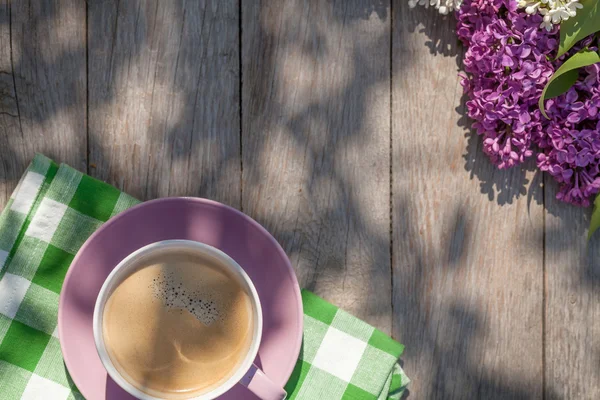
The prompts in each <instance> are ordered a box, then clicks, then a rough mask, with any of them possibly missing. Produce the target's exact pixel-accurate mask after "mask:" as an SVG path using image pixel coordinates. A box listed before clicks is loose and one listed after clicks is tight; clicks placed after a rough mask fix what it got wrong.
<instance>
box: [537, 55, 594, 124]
mask: <svg viewBox="0 0 600 400" xmlns="http://www.w3.org/2000/svg"><path fill="white" fill-rule="evenodd" d="M597 62H600V56H598V53H596V52H595V51H591V50H587V49H583V50H581V51H579V52H578V53H575V54H573V56H572V57H571V58H569V59H568V60H567V61H565V62H564V63H563V65H561V66H560V68H559V69H557V70H556V72H554V75H552V77H551V78H550V80H549V81H548V83H547V84H546V87H545V88H544V91H543V92H542V96H541V97H540V101H539V103H538V105H539V107H540V111H542V114H544V117H546V118H548V114H546V110H545V108H544V102H545V101H546V100H548V99H551V98H553V97H556V96H559V95H561V94H563V93H565V92H566V91H567V90H569V88H570V87H571V86H573V83H575V81H576V80H577V77H578V73H579V72H578V71H577V70H578V69H579V68H582V67H587V66H588V65H592V64H596V63H597Z"/></svg>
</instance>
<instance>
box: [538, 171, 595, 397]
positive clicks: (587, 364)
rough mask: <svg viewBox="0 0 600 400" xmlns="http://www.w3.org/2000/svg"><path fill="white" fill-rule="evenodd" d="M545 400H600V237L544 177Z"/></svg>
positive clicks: (580, 211) (584, 215)
mask: <svg viewBox="0 0 600 400" xmlns="http://www.w3.org/2000/svg"><path fill="white" fill-rule="evenodd" d="M545 180H546V182H547V185H546V186H547V188H546V197H545V199H546V200H545V202H546V208H547V212H546V324H545V326H546V340H545V348H546V383H547V394H546V399H548V400H554V399H590V400H591V399H598V398H600V386H599V385H598V382H599V380H600V365H599V363H600V323H599V322H598V321H600V290H599V289H600V237H599V236H598V235H595V236H594V237H593V238H592V239H591V241H590V243H589V246H588V245H587V244H586V242H587V239H586V238H587V229H588V226H589V217H590V214H591V209H589V210H585V209H581V208H577V207H573V206H570V205H568V204H565V203H563V202H560V201H558V200H556V198H555V196H556V193H557V192H558V187H557V186H558V185H556V184H555V183H554V182H552V181H551V177H549V176H546V177H545Z"/></svg>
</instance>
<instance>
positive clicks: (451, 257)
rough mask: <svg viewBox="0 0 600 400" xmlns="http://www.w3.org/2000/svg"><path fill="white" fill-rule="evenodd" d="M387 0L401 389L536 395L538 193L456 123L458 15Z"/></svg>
mask: <svg viewBox="0 0 600 400" xmlns="http://www.w3.org/2000/svg"><path fill="white" fill-rule="evenodd" d="M394 6H395V7H394V27H393V39H392V40H393V50H392V51H393V65H392V66H393V78H392V81H393V85H392V128H393V135H392V144H393V160H392V166H393V173H392V177H393V187H392V197H393V206H392V221H393V281H394V296H393V300H394V316H395V319H394V329H393V331H394V334H395V336H396V337H397V338H398V339H400V340H402V341H403V342H405V343H407V344H408V345H407V347H406V351H405V354H404V360H405V365H404V367H405V369H406V371H407V372H408V374H409V375H410V376H411V378H412V379H413V382H412V384H411V387H410V391H411V392H412V393H413V394H414V395H415V397H416V398H419V399H475V398H477V399H492V398H502V399H507V398H510V399H517V398H519V399H537V398H541V396H542V386H543V384H542V370H543V366H542V364H543V361H542V348H543V345H542V287H543V279H542V277H543V208H542V206H541V203H542V201H543V200H542V198H541V193H540V192H539V191H538V192H535V191H530V192H529V193H528V195H531V196H532V197H531V198H529V196H528V195H526V194H525V187H523V185H524V184H525V183H527V181H528V180H531V179H532V174H531V173H527V174H525V172H523V170H520V169H513V170H510V171H498V170H496V169H495V168H494V167H493V166H492V165H491V164H490V163H489V162H488V160H487V158H486V156H485V155H483V153H482V151H481V145H480V139H479V138H478V137H473V135H474V134H473V135H472V134H467V135H466V137H465V131H466V130H465V128H464V127H461V126H459V124H460V125H463V126H464V125H465V124H468V121H466V119H465V118H461V117H460V114H464V105H463V102H462V101H461V92H462V88H461V87H460V84H459V80H458V78H457V76H456V70H457V62H458V60H459V59H460V57H461V54H462V51H463V50H462V48H461V47H459V46H457V42H456V36H455V33H454V32H453V28H454V24H455V22H454V21H453V20H451V19H448V20H443V19H442V18H441V17H440V16H439V15H437V14H436V13H435V11H434V10H425V9H414V10H409V9H408V5H407V3H406V2H403V1H400V2H397V3H394ZM457 122H458V124H457ZM534 182H535V181H534ZM538 185H539V181H538ZM526 186H529V185H526ZM533 186H535V185H533Z"/></svg>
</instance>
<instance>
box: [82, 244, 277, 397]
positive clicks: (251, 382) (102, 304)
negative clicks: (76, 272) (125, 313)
mask: <svg viewBox="0 0 600 400" xmlns="http://www.w3.org/2000/svg"><path fill="white" fill-rule="evenodd" d="M176 255H185V257H187V258H189V257H197V258H198V259H201V260H206V262H210V265H211V268H213V269H215V271H216V272H215V273H218V274H220V275H219V276H221V275H222V276H227V279H231V280H232V281H231V282H232V283H233V282H235V284H236V285H239V288H240V290H241V292H243V294H244V299H246V298H247V304H249V307H248V312H247V314H248V321H250V323H249V324H248V328H247V330H246V331H245V335H246V336H244V337H245V338H246V339H245V340H246V341H247V345H245V346H243V347H240V349H241V350H240V351H239V352H238V354H233V355H231V354H228V355H227V356H228V357H229V358H228V359H235V360H237V361H236V362H235V363H233V364H231V365H232V366H231V369H230V370H228V371H226V373H224V375H223V377H222V378H221V379H220V380H218V381H216V382H215V383H214V384H211V385H209V386H208V387H206V388H205V389H200V390H193V391H189V392H187V391H186V390H182V391H181V392H178V391H177V390H169V391H166V392H161V391H160V390H157V389H156V388H151V387H150V385H149V384H148V383H147V382H146V383H144V382H139V381H137V380H136V379H135V378H133V375H134V374H129V373H128V372H127V370H126V369H124V367H123V365H121V363H120V362H119V358H118V357H116V356H115V354H114V351H111V348H110V346H111V344H109V343H107V339H108V335H107V326H105V323H106V321H105V319H106V318H105V311H106V309H107V303H108V304H109V305H110V303H109V299H111V296H112V295H113V294H115V296H117V293H120V292H119V291H121V292H125V294H124V296H127V295H128V293H126V291H127V290H128V289H127V286H126V284H128V282H129V281H131V279H133V278H131V277H133V276H134V275H135V276H136V279H137V276H138V275H140V274H139V272H140V271H141V270H144V272H146V270H147V272H148V273H155V272H156V271H151V270H150V269H148V268H147V265H149V260H169V259H170V258H172V257H176ZM152 268H154V267H152ZM161 271H163V270H161ZM211 271H212V270H211ZM196 272H197V273H200V274H201V272H198V271H196ZM161 279H162V281H161V280H160V279H158V278H154V280H153V282H151V283H153V284H154V286H153V287H154V289H152V290H154V292H148V295H150V294H152V293H154V295H155V296H157V295H156V293H159V295H160V296H162V294H161V293H167V294H166V295H164V297H165V299H170V300H164V299H163V302H162V303H160V302H159V303H157V304H158V305H154V306H153V307H162V308H165V307H167V306H168V307H170V308H169V309H168V310H167V311H165V312H167V313H170V314H169V318H179V317H177V315H175V316H171V314H173V313H175V312H178V313H179V314H180V315H182V317H181V318H187V320H185V321H186V323H187V325H186V327H188V326H192V325H190V322H189V320H190V319H191V320H192V322H191V323H192V324H196V325H197V326H199V327H205V325H207V324H208V325H210V323H212V321H213V320H214V319H215V318H220V317H219V314H218V310H216V308H218V307H217V306H214V305H213V300H211V301H210V302H207V300H206V299H204V298H199V299H196V297H194V296H197V294H194V295H192V294H189V295H188V294H186V296H187V297H185V298H184V299H183V300H182V299H181V298H180V297H181V296H180V293H178V291H179V292H183V289H181V288H182V285H183V286H185V284H186V282H183V283H182V282H179V283H178V282H177V281H169V279H171V278H169V277H166V278H165V277H163V278H161ZM186 279H188V280H190V279H191V280H193V279H195V278H194V276H193V275H192V276H191V277H187V278H186ZM157 280H159V281H160V282H159V283H156V281H157ZM171 280H172V279H171ZM177 285H179V286H177ZM157 287H158V288H159V289H156V288H157ZM118 288H120V289H118ZM117 289H118V290H119V291H117ZM150 290H151V289H148V291H150ZM157 290H158V292H157ZM169 290H171V292H172V291H175V293H171V292H169ZM213 294H214V293H213ZM144 295H146V293H144ZM174 295H176V296H175V297H173V296H174ZM201 296H202V294H200V297H201ZM219 296H220V293H216V298H219ZM213 297H214V296H213ZM221 297H223V296H221ZM123 298H127V297H123ZM134 298H135V297H134ZM173 299H175V300H173ZM188 300H189V305H188ZM165 301H166V303H165ZM198 302H199V303H198ZM147 303H148V304H149V303H150V302H147ZM152 303H154V301H153V302H152ZM193 304H196V308H199V307H198V306H197V304H201V306H202V307H204V308H203V309H202V313H200V314H198V311H193V313H196V314H193V313H192V308H191V307H192V305H193ZM142 306H143V307H145V308H143V311H144V312H152V311H147V308H148V307H150V306H149V305H148V307H146V306H145V304H142ZM186 307H187V311H186ZM165 309H166V308H165ZM194 310H195V309H194ZM188 311H189V313H188ZM161 312H163V311H161ZM211 313H212V314H211ZM232 314H233V311H232ZM165 315H166V314H165ZM215 315H216V317H214V316H215ZM193 316H198V318H199V319H200V321H201V322H202V324H204V325H200V323H197V322H196V321H194V320H193V318H192V317H193ZM213 317H214V318H213ZM203 318H204V319H203ZM211 318H212V319H211ZM223 318H225V317H223ZM108 321H113V320H112V319H108ZM115 321H119V320H118V318H117V319H115ZM171 321H174V320H171ZM136 322H137V323H139V321H136ZM236 322H237V321H236ZM114 323H115V322H109V323H106V324H107V325H110V324H114ZM166 323H168V322H166ZM122 325H123V326H122V328H123V329H124V331H127V329H133V328H131V327H130V326H129V324H122ZM132 325H135V324H132ZM194 326H195V325H194ZM149 329H150V328H149ZM262 329H263V317H262V310H261V304H260V298H259V297H258V293H257V292H256V289H255V287H254V284H253V283H252V281H251V280H250V278H249V277H248V275H247V274H246V272H245V271H244V270H243V269H242V267H241V266H240V265H239V264H238V263H237V262H236V261H235V260H233V259H232V258H231V257H229V256H228V255H227V254H225V253H223V252H222V251H220V250H219V249H216V248H214V247H212V246H209V245H207V244H204V243H199V242H195V241H189V240H166V241H161V242H156V243H152V244H149V245H147V246H145V247H143V248H141V249H139V250H137V251H135V252H134V253H132V254H130V255H129V256H127V257H126V258H125V259H123V260H122V261H121V262H120V263H119V264H118V265H117V266H116V267H115V268H114V269H113V271H112V272H111V273H110V275H109V276H108V277H107V279H106V281H105V282H104V284H103V285H102V288H101V290H100V293H99V295H98V298H97V300H96V305H95V308H94V316H93V333H94V340H95V344H96V348H97V351H98V354H99V356H100V360H101V361H102V364H103V365H104V367H105V369H106V371H107V372H108V374H109V376H110V377H111V378H112V380H113V381H114V382H115V383H116V384H118V385H119V386H120V387H121V388H122V389H124V390H125V391H127V392H128V393H130V394H131V395H133V396H135V397H137V398H139V399H142V400H160V399H194V400H211V399H215V398H217V397H219V396H220V395H222V394H224V393H226V392H227V391H228V390H230V389H231V388H232V387H233V386H235V385H236V384H238V383H239V384H241V385H244V386H246V387H247V388H248V389H249V390H250V391H252V392H253V393H254V394H255V395H256V396H258V398H260V399H262V400H282V399H284V398H285V397H286V393H285V391H284V390H283V388H281V387H280V386H279V385H278V384H276V383H274V382H272V381H271V380H270V379H269V378H268V377H267V376H266V375H265V374H264V372H263V371H261V370H260V369H259V368H258V367H257V366H256V365H254V364H253V362H254V360H255V358H256V356H257V354H258V349H259V347H260V343H261V336H262ZM150 330H151V329H150ZM186 332H188V333H186V334H187V335H188V336H189V330H188V331H186ZM191 332H193V331H191ZM146 334H147V333H146V332H144V335H146ZM124 335H125V333H124ZM129 336H131V335H129ZM163 336H164V335H163ZM144 337H145V336H144ZM199 337H200V336H199ZM125 339H131V338H125ZM132 340H133V339H132ZM198 340H201V339H198ZM111 343H112V342H111ZM127 343H129V342H126V341H125V345H127ZM196 343H198V342H197V341H196ZM120 344H121V343H120ZM174 346H175V347H174V350H173V351H174V352H176V353H174V354H175V355H176V356H181V357H183V358H184V359H185V360H186V362H187V361H188V359H187V358H186V357H188V355H186V354H183V353H185V351H184V350H185V349H183V348H182V347H177V346H180V345H179V344H177V343H176V345H174ZM200 347H202V346H200ZM200 347H199V348H196V349H194V350H196V351H195V354H196V353H198V352H199V351H198V349H200ZM236 349H237V348H236ZM211 350H212V348H211ZM215 351H217V350H215ZM133 353H134V354H138V353H135V352H133ZM234 353H235V351H234ZM200 355H201V354H200ZM161 356H162V355H161ZM142 357H143V355H142ZM232 357H233V358H232ZM144 362H145V363H146V364H148V363H150V364H151V363H152V361H148V360H147V359H144ZM146 364H144V365H145V366H146ZM163 364H164V365H161V366H160V368H166V369H165V371H166V372H167V373H168V368H169V367H168V365H170V364H168V363H163ZM223 364H224V363H219V364H218V365H223ZM165 365H166V366H165ZM215 365H217V364H215ZM150 367H153V365H151V366H150ZM150 367H149V368H150ZM211 372H212V371H211ZM200 379H202V378H200ZM188 393H189V397H186V396H188Z"/></svg>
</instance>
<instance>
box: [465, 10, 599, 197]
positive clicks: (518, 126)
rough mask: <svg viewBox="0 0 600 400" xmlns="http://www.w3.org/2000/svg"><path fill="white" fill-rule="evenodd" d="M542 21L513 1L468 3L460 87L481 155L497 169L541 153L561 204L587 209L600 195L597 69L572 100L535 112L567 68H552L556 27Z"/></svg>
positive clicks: (583, 77)
mask: <svg viewBox="0 0 600 400" xmlns="http://www.w3.org/2000/svg"><path fill="white" fill-rule="evenodd" d="M541 18H542V17H541V16H540V15H539V14H533V15H531V14H528V13H527V12H525V10H523V9H518V8H517V2H516V1H514V0H465V2H464V3H463V5H462V7H461V8H460V10H459V11H458V12H457V19H458V27H457V33H458V36H459V38H460V39H461V40H462V41H463V43H464V44H465V46H466V47H467V49H468V50H467V52H466V54H465V57H464V70H465V72H466V74H465V75H463V76H462V79H461V83H462V85H463V87H464V89H465V93H466V94H467V97H468V98H469V100H468V101H467V103H466V106H467V113H468V115H469V117H470V118H472V119H473V120H474V123H473V128H474V129H475V130H476V132H477V133H478V134H479V135H481V136H482V137H483V150H484V152H485V153H486V154H487V155H488V156H489V157H490V159H491V161H492V162H493V163H494V164H495V165H497V166H498V167H499V168H509V167H512V166H515V165H518V164H520V163H522V162H523V161H524V160H525V159H526V158H528V157H530V156H532V155H533V154H534V153H537V165H538V167H539V168H540V170H542V171H547V172H548V173H549V174H550V175H551V176H552V177H553V178H554V179H556V180H557V181H558V182H559V184H560V190H559V193H558V194H557V198H558V199H560V200H563V201H566V202H569V203H572V204H576V205H581V206H589V205H590V199H591V198H592V196H594V195H595V194H597V193H598V192H600V66H599V65H594V66H590V67H587V68H586V69H585V70H582V71H581V73H580V77H579V79H578V81H577V82H576V84H575V85H574V86H573V88H571V89H570V90H569V91H568V92H567V93H565V94H563V95H561V96H559V97H557V98H555V99H551V100H547V101H546V110H547V114H548V116H549V117H550V119H546V118H545V117H544V116H543V115H542V114H541V112H540V110H539V109H538V101H539V99H540V96H541V94H542V90H543V89H544V86H545V85H546V83H547V82H548V80H549V78H550V77H551V76H552V74H553V73H554V71H555V70H556V69H557V68H558V67H559V66H560V64H561V63H562V62H563V60H565V59H567V58H568V57H569V56H570V55H572V54H573V53H574V52H576V51H578V50H580V49H581V48H582V46H588V48H590V49H594V50H595V49H596V48H595V47H593V46H592V43H591V39H589V40H587V41H584V43H583V44H581V45H580V46H576V47H575V48H574V49H572V50H571V51H570V52H569V54H567V55H566V56H563V57H561V59H560V60H558V61H553V59H554V55H555V54H556V50H557V48H558V36H559V35H558V27H555V28H553V29H551V30H550V31H548V30H546V29H539V26H540V23H541Z"/></svg>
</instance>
